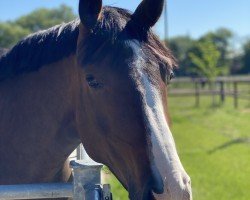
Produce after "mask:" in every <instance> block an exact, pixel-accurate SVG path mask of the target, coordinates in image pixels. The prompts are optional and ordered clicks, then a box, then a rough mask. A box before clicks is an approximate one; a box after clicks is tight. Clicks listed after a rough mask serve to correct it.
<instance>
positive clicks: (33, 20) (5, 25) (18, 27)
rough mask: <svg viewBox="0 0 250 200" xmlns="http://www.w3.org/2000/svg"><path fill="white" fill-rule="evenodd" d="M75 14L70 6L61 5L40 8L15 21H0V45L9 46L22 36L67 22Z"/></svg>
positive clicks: (73, 17)
mask: <svg viewBox="0 0 250 200" xmlns="http://www.w3.org/2000/svg"><path fill="white" fill-rule="evenodd" d="M75 18H76V16H75V14H74V12H73V10H72V8H70V7H68V6H65V5H61V6H60V7H59V8H55V9H45V8H41V9H38V10H35V11H33V12H31V13H30V14H28V15H25V16H22V17H20V18H18V19H17V20H15V21H7V22H1V23H0V47H4V48H10V47H11V46H13V45H14V44H16V43H17V42H18V41H19V40H21V39H22V38H23V37H25V36H27V35H28V34H30V33H34V32H37V31H39V30H42V29H47V28H50V27H52V26H54V25H57V24H60V23H62V22H69V21H71V20H73V19H75Z"/></svg>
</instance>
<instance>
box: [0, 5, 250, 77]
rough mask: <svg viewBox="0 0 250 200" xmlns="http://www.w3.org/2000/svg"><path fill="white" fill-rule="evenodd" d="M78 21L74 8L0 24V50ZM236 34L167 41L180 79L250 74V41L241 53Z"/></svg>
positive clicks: (216, 33) (220, 31) (221, 32)
mask: <svg viewBox="0 0 250 200" xmlns="http://www.w3.org/2000/svg"><path fill="white" fill-rule="evenodd" d="M75 18H76V15H75V14H74V12H73V9H72V8H71V7H68V6H66V5H61V6H60V7H58V8H55V9H45V8H41V9H37V10H35V11H33V12H31V13H29V14H27V15H25V16H21V17H19V18H18V19H16V20H13V21H6V22H0V48H11V47H12V46H13V45H15V44H16V43H17V42H18V41H19V40H20V39H22V38H24V37H25V36H27V35H29V34H31V33H33V32H36V31H39V30H43V29H47V28H50V27H52V26H54V25H57V24H60V23H62V22H69V21H71V20H73V19H75ZM233 36H234V34H233V33H232V31H230V30H228V29H226V28H220V29H218V30H216V31H214V32H209V33H206V34H205V35H203V36H201V37H200V38H199V39H193V38H191V37H189V36H179V37H174V38H171V39H170V40H168V41H166V43H167V44H168V46H169V47H170V49H171V50H172V51H173V53H174V55H175V56H176V58H177V60H178V61H179V66H180V68H179V70H177V72H176V74H177V75H178V76H203V77H204V76H205V77H207V78H209V79H213V78H214V77H216V76H219V75H229V74H249V73H250V39H249V40H248V41H246V42H245V44H244V45H243V46H242V48H241V50H240V51H239V50H235V49H234V48H233V47H232V45H231V40H232V38H233Z"/></svg>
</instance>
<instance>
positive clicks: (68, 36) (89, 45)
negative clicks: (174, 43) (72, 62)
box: [0, 6, 175, 81]
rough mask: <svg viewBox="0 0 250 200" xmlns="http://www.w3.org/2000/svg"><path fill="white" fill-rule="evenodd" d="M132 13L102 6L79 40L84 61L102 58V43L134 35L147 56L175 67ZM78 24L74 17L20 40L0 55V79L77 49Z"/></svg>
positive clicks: (29, 70)
mask: <svg viewBox="0 0 250 200" xmlns="http://www.w3.org/2000/svg"><path fill="white" fill-rule="evenodd" d="M131 16H132V15H131V13H130V12H129V11H127V10H124V9H120V8H115V7H108V6H107V7H104V8H103V10H102V16H101V19H100V21H99V22H98V24H97V25H96V27H95V29H94V30H93V33H92V34H89V36H87V37H86V38H85V40H84V41H83V43H82V44H81V47H80V49H81V50H82V51H81V52H84V53H83V54H82V55H81V56H82V58H81V59H82V60H83V61H85V62H90V61H93V59H97V58H98V59H101V57H102V56H103V55H104V54H105V51H106V53H107V49H106V48H102V49H103V50H102V51H99V50H100V47H103V44H106V43H109V44H111V45H112V44H115V43H119V44H121V43H122V42H124V41H126V40H129V39H135V40H138V41H140V42H141V43H142V44H144V47H145V52H149V53H148V55H147V57H148V58H149V59H150V60H154V59H155V60H157V59H158V58H159V57H160V59H162V60H163V62H166V64H167V65H166V66H168V67H174V66H175V59H174V57H173V56H172V54H171V52H170V51H169V50H168V49H167V48H166V47H165V46H164V45H163V44H162V43H161V42H160V40H159V39H158V38H157V37H156V36H155V35H154V34H153V33H152V31H151V30H150V31H148V30H142V29H140V28H139V27H140V24H133V23H131V21H133V20H131ZM79 24H80V21H79V20H78V19H77V20H74V21H72V22H70V23H67V24H61V25H57V26H55V27H52V28H50V29H48V30H44V31H40V32H37V33H35V34H32V35H30V36H28V37H26V38H25V39H23V40H21V41H20V42H19V43H17V44H16V45H15V46H14V47H13V48H12V49H10V50H9V51H8V52H7V53H5V54H4V55H3V56H2V57H1V56H0V81H2V80H4V79H6V78H10V77H13V76H16V75H18V74H22V73H26V72H32V71H36V70H39V69H40V68H41V67H42V66H44V65H47V64H50V63H52V62H56V61H58V60H60V59H62V58H64V57H67V56H69V55H71V54H74V53H76V50H77V38H78V34H79ZM149 49H150V50H149ZM152 50H153V51H152ZM97 52H98V53H97ZM150 52H154V53H150ZM110 53H111V54H112V52H110ZM93 55H95V58H93Z"/></svg>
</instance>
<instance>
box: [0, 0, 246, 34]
mask: <svg viewBox="0 0 250 200" xmlns="http://www.w3.org/2000/svg"><path fill="white" fill-rule="evenodd" d="M78 1H79V0H42V1H41V0H9V1H8V0H0V21H6V20H13V19H15V18H18V17H19V16H21V15H24V14H27V13H29V12H31V11H32V10H34V9H37V8H40V7H47V8H54V7H57V6H59V5H60V4H67V5H69V6H71V7H73V8H74V11H75V12H77V5H78ZM139 3H140V0H104V5H111V6H117V7H122V8H126V9H129V10H131V11H134V10H135V9H136V7H137V6H138V5H139ZM168 23H169V25H168V30H169V37H174V36H179V35H189V36H191V37H193V38H198V37H200V36H201V35H203V34H204V33H206V32H208V31H214V30H216V29H218V28H220V27H225V28H229V29H231V30H232V31H233V32H234V33H235V34H236V36H237V37H239V38H241V39H244V38H247V37H249V36H250V0H168ZM163 24H164V23H163V18H162V19H161V20H160V22H159V23H158V24H157V25H156V27H155V30H156V32H157V33H158V34H159V35H160V36H161V37H163V36H164V26H163Z"/></svg>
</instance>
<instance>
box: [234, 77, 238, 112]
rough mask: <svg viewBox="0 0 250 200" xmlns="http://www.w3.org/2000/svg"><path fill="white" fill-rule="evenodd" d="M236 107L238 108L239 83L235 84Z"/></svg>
mask: <svg viewBox="0 0 250 200" xmlns="http://www.w3.org/2000/svg"><path fill="white" fill-rule="evenodd" d="M233 95H234V107H235V108H238V83H237V82H236V81H235V82H234V94H233Z"/></svg>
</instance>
